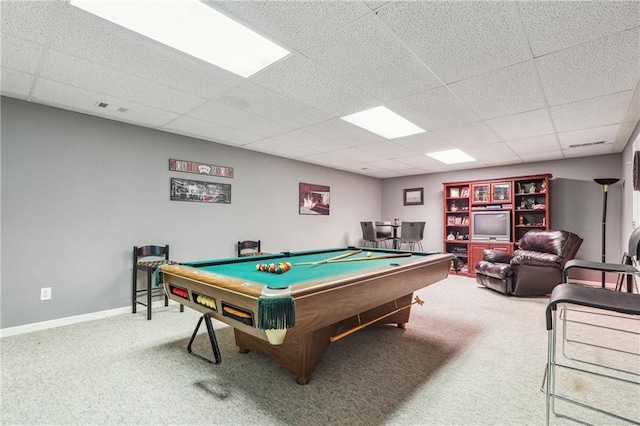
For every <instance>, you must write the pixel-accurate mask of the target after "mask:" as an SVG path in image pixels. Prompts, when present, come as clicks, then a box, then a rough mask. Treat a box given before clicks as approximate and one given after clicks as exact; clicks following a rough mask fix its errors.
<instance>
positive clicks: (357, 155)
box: [333, 148, 384, 163]
mask: <svg viewBox="0 0 640 426" xmlns="http://www.w3.org/2000/svg"><path fill="white" fill-rule="evenodd" d="M333 154H334V155H339V156H340V157H343V158H348V159H350V160H353V161H359V162H364V163H367V162H370V161H382V160H384V157H382V156H380V155H377V154H374V153H372V152H369V151H365V150H364V149H359V148H347V149H342V150H340V151H334V152H333Z"/></svg>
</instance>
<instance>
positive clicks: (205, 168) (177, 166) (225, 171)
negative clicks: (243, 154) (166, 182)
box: [169, 158, 233, 179]
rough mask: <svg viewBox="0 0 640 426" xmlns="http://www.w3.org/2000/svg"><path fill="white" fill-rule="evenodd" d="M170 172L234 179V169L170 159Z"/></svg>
mask: <svg viewBox="0 0 640 426" xmlns="http://www.w3.org/2000/svg"><path fill="white" fill-rule="evenodd" d="M169 170H171V171H174V172H184V173H195V174H198V175H209V176H219V177H226V178H231V179H233V167H227V166H216V165H214V164H205V163H197V162H195V161H186V160H175V159H173V158H170V159H169Z"/></svg>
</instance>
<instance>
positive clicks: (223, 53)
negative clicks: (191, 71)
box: [70, 0, 290, 77]
mask: <svg viewBox="0 0 640 426" xmlns="http://www.w3.org/2000/svg"><path fill="white" fill-rule="evenodd" d="M70 4H71V5H73V6H76V7H78V8H80V9H83V10H85V11H87V12H89V13H92V14H94V15H97V16H99V17H101V18H104V19H107V20H109V21H111V22H113V23H115V24H118V25H120V26H123V27H125V28H127V29H130V30H132V31H135V32H137V33H140V34H142V35H144V36H146V37H149V38H151V39H153V40H156V41H159V42H160V43H163V44H166V45H167V46H170V47H173V48H174V49H178V50H180V51H182V52H184V53H187V54H189V55H191V56H195V57H196V58H199V59H202V60H203V61H206V62H209V63H211V64H213V65H216V66H218V67H220V68H224V69H225V70H227V71H230V72H232V73H235V74H238V75H240V76H242V77H249V76H250V75H253V74H255V73H256V72H258V71H260V70H261V69H264V68H265V67H267V66H269V65H271V64H273V63H274V62H276V61H278V60H280V59H282V58H284V57H285V56H287V55H288V54H289V53H290V52H289V51H288V50H286V49H283V48H282V47H280V46H278V45H277V44H275V43H272V42H271V41H269V40H267V39H265V38H264V37H262V36H260V35H258V34H256V33H255V32H253V31H251V30H249V29H248V28H245V27H243V26H242V25H240V24H238V23H237V22H235V21H233V20H231V19H229V18H227V17H226V16H224V15H223V14H222V13H220V12H217V11H216V10H214V9H212V8H211V7H209V6H207V5H206V4H203V3H201V2H200V1H198V0H180V1H175V0H173V1H167V0H156V1H153V0H137V1H136V0H132V1H108V0H71V1H70Z"/></svg>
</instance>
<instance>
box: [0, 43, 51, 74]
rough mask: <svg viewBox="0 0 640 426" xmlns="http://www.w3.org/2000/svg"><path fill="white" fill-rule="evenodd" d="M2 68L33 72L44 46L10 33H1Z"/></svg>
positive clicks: (35, 69)
mask: <svg viewBox="0 0 640 426" xmlns="http://www.w3.org/2000/svg"><path fill="white" fill-rule="evenodd" d="M0 46H2V50H1V54H2V55H1V57H2V62H1V63H2V68H3V69H6V68H9V69H12V70H14V71H20V72H24V73H28V74H35V73H36V71H37V68H38V64H39V63H40V58H41V57H42V52H43V49H44V47H43V46H42V45H41V44H36V43H32V42H30V41H26V40H22V39H19V38H16V37H12V36H10V35H5V34H2V44H0Z"/></svg>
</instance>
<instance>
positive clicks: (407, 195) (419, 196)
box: [404, 188, 424, 206]
mask: <svg viewBox="0 0 640 426" xmlns="http://www.w3.org/2000/svg"><path fill="white" fill-rule="evenodd" d="M423 204H424V189H423V188H411V189H405V190H404V205H405V206H421V205H423Z"/></svg>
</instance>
